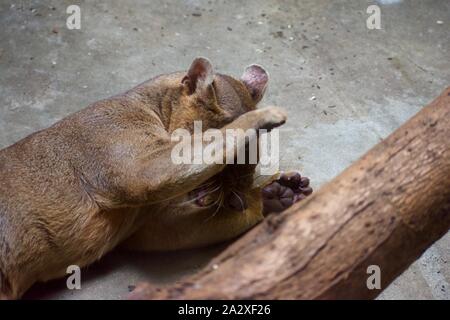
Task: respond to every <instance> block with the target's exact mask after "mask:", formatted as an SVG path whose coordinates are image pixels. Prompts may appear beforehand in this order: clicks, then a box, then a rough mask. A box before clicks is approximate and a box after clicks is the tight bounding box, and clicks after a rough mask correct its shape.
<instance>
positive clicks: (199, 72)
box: [182, 57, 214, 94]
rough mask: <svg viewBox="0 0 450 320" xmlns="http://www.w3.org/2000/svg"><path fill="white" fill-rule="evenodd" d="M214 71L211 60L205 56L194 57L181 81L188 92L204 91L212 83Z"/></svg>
mask: <svg viewBox="0 0 450 320" xmlns="http://www.w3.org/2000/svg"><path fill="white" fill-rule="evenodd" d="M213 80H214V72H213V67H212V65H211V62H209V60H208V59H206V58H202V57H199V58H196V59H195V60H194V61H193V62H192V64H191V67H190V68H189V71H188V72H187V74H186V76H185V77H184V78H183V80H182V82H183V84H184V85H185V86H187V88H188V90H189V94H193V93H195V92H205V91H206V90H207V89H208V88H209V86H210V85H211V84H212V83H213Z"/></svg>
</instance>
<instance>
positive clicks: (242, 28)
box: [0, 0, 450, 299]
mask: <svg viewBox="0 0 450 320" xmlns="http://www.w3.org/2000/svg"><path fill="white" fill-rule="evenodd" d="M376 3H377V4H379V5H380V7H381V26H382V29H381V30H368V29H367V28H366V19H367V17H368V14H367V13H366V8H367V7H368V5H370V4H376ZM70 4H78V5H80V6H81V10H82V25H81V27H82V28H81V30H68V29H67V28H66V27H65V19H66V17H67V14H66V13H65V10H66V8H67V6H68V5H70ZM449 23H450V2H449V1H448V0H434V1H433V0H428V1H420V0H411V1H399V0H397V1H393V0H391V1H387V0H384V1H378V2H377V1H375V0H373V1H325V0H309V1H294V0H291V1H274V0H267V1H260V0H258V1H257V0H249V1H239V2H238V1H236V2H233V1H206V0H186V1H174V0H171V1H147V0H139V1H124V0H120V1H119V0H114V1H105V0H101V1H93V0H92V1H88V0H86V1H84V0H77V1H72V0H69V1H68V0H63V1H56V0H54V1H51V0H49V1H18V0H1V1H0V147H5V146H7V145H9V144H12V143H14V142H15V141H17V140H19V139H20V138H22V137H24V136H26V135H28V134H30V133H32V132H34V131H36V130H39V129H42V128H45V127H47V126H49V125H51V124H53V123H54V122H55V121H57V120H59V119H61V118H63V117H64V116H66V115H68V114H70V113H72V112H74V111H77V110H79V109H81V108H83V107H85V106H86V105H88V104H89V103H91V102H93V101H96V100H99V99H101V98H104V97H107V96H110V95H112V94H115V93H119V92H121V91H123V90H125V89H128V88H130V87H132V86H133V85H135V84H137V83H139V82H142V81H144V80H146V79H148V78H150V77H153V76H155V75H157V74H159V73H165V72H172V71H176V70H184V69H186V68H187V67H188V65H189V64H190V62H191V61H192V59H193V58H194V57H196V56H199V55H201V56H206V57H209V58H210V59H211V61H212V62H213V63H214V65H215V67H216V69H217V70H218V71H221V72H224V73H229V74H233V75H235V76H239V75H240V74H241V72H242V70H243V68H244V66H246V65H248V64H250V63H259V64H261V65H263V66H265V67H266V68H267V69H268V70H269V72H270V74H271V83H270V88H269V90H268V93H267V95H266V98H265V100H264V101H263V103H262V104H268V103H271V104H277V105H280V106H284V107H285V108H287V109H288V111H289V116H290V118H289V122H288V123H287V125H286V126H285V127H284V128H283V130H282V132H281V144H282V145H281V151H282V159H281V165H282V168H283V169H288V168H295V169H300V170H301V171H302V172H303V173H304V174H305V175H307V176H309V177H311V179H312V182H313V186H314V187H315V188H318V187H319V186H320V185H322V184H323V183H325V182H327V181H328V180H330V179H331V178H332V177H334V176H335V175H337V174H338V173H339V172H340V171H341V170H343V169H344V168H346V167H347V166H348V165H350V164H351V163H352V162H353V161H354V160H356V159H357V158H358V157H359V156H360V155H362V154H363V153H364V152H365V151H367V150H368V149H369V148H370V147H372V146H373V145H375V144H376V143H377V142H379V141H380V140H382V139H383V138H384V137H386V136H387V135H388V134H389V133H391V132H392V131H393V130H395V129H396V128H397V127H398V126H399V125H400V124H402V123H403V122H404V121H406V120H407V119H408V118H409V117H410V116H412V115H413V114H414V113H416V112H417V111H418V110H420V108H421V107H422V106H423V105H425V104H427V103H428V102H430V100H432V98H434V97H435V96H437V95H438V94H439V93H440V92H441V91H442V90H443V89H444V88H445V87H446V86H448V85H449V84H450V60H449V56H450V55H449V52H450V51H449V49H450V28H449ZM313 97H314V98H313ZM222 248H223V246H220V247H216V248H209V249H205V250H198V251H187V252H180V253H167V254H162V253H161V254H136V253H126V252H113V253H111V254H109V255H108V256H106V257H105V258H104V259H103V260H102V261H100V262H99V263H97V264H95V265H93V266H91V267H89V268H87V269H86V270H84V271H83V274H82V276H83V278H82V281H83V282H82V290H79V291H68V290H67V289H65V287H64V285H65V281H64V280H59V281H54V282H51V283H48V284H46V285H37V286H35V287H34V288H33V289H32V290H31V291H30V293H28V295H27V298H54V299H74V298H79V299H92V298H94V299H105V298H111V299H115V298H121V297H123V296H124V295H125V294H126V293H127V292H128V290H129V286H130V285H131V286H132V285H135V284H136V283H137V282H138V281H142V280H150V281H153V282H154V283H167V282H171V281H174V280H176V279H177V278H179V277H180V276H181V275H183V274H187V273H190V272H192V271H194V270H196V269H197V268H199V267H201V266H202V265H204V264H205V263H206V262H207V261H208V260H209V259H210V258H211V257H212V256H213V255H214V254H216V253H217V252H219V251H220V250H222ZM449 249H450V234H447V235H446V236H445V237H444V238H443V239H441V240H440V241H439V242H437V243H436V244H435V245H434V246H432V247H431V248H430V249H429V250H428V251H426V253H425V254H424V255H423V256H422V257H421V258H420V259H419V260H418V261H417V262H416V263H414V264H413V265H412V266H411V267H410V268H409V269H408V270H407V271H406V272H405V273H404V274H403V275H401V276H400V277H399V278H398V279H397V280H396V281H395V282H394V283H393V284H392V285H391V286H390V287H388V288H387V289H386V290H384V291H383V293H381V295H380V296H379V298H380V299H450V286H449V283H450V266H449V263H448V261H449V260H450V254H449Z"/></svg>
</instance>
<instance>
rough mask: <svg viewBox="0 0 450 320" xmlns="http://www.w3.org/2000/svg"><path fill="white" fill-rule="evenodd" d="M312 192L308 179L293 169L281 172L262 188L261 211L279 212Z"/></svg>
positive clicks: (265, 212) (267, 212)
mask: <svg viewBox="0 0 450 320" xmlns="http://www.w3.org/2000/svg"><path fill="white" fill-rule="evenodd" d="M312 192H313V190H312V188H311V187H310V186H309V179H308V178H307V177H302V176H301V175H300V173H298V172H296V171H293V172H288V173H283V174H281V176H280V178H279V179H278V180H275V181H273V182H272V183H270V184H268V185H267V186H265V187H264V188H263V189H262V200H263V213H264V214H269V213H271V212H281V211H283V210H285V209H287V208H289V207H290V206H292V205H293V204H294V203H296V202H298V201H300V200H303V199H305V198H306V197H307V196H309V195H310V194H311V193H312Z"/></svg>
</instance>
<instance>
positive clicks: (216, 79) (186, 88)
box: [168, 58, 269, 131]
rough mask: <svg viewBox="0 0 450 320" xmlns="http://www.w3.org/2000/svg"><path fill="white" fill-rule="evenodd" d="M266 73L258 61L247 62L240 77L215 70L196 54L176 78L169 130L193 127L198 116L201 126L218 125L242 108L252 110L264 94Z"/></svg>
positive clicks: (234, 115)
mask: <svg viewBox="0 0 450 320" xmlns="http://www.w3.org/2000/svg"><path fill="white" fill-rule="evenodd" d="M268 80H269V76H268V74H267V72H266V71H265V70H264V69H263V68H262V67H261V66H258V65H250V66H248V67H247V68H246V69H245V70H244V73H243V74H242V76H241V78H240V79H236V78H233V77H231V76H228V75H223V74H219V73H215V72H214V70H213V67H212V65H211V63H210V62H209V61H208V60H207V59H205V58H196V59H195V60H194V61H193V62H192V64H191V66H190V68H189V70H188V71H187V72H186V73H185V74H184V75H182V78H181V79H180V78H178V81H180V83H179V88H180V97H179V103H178V104H176V105H175V106H173V107H174V108H175V109H172V110H171V113H172V114H171V115H170V127H169V128H168V129H169V131H173V130H175V129H177V128H186V129H192V128H193V122H194V121H198V120H201V121H202V126H203V129H204V130H206V129H208V128H221V127H223V126H224V125H226V124H227V123H230V122H231V121H233V120H234V119H236V118H237V117H238V116H240V115H242V114H243V113H245V112H248V111H250V110H254V109H255V108H256V105H257V104H258V102H259V101H260V100H261V99H262V98H263V95H264V92H265V90H266V88H267V83H268Z"/></svg>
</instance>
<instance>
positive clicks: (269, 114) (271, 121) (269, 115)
mask: <svg viewBox="0 0 450 320" xmlns="http://www.w3.org/2000/svg"><path fill="white" fill-rule="evenodd" d="M257 111H258V112H260V113H261V114H262V118H261V121H260V123H259V125H258V127H259V129H265V130H267V131H270V130H272V129H273V128H276V127H279V126H281V125H283V124H284V123H285V122H286V118H287V116H286V112H285V111H284V110H283V109H281V108H278V107H267V108H263V109H258V110H257Z"/></svg>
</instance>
